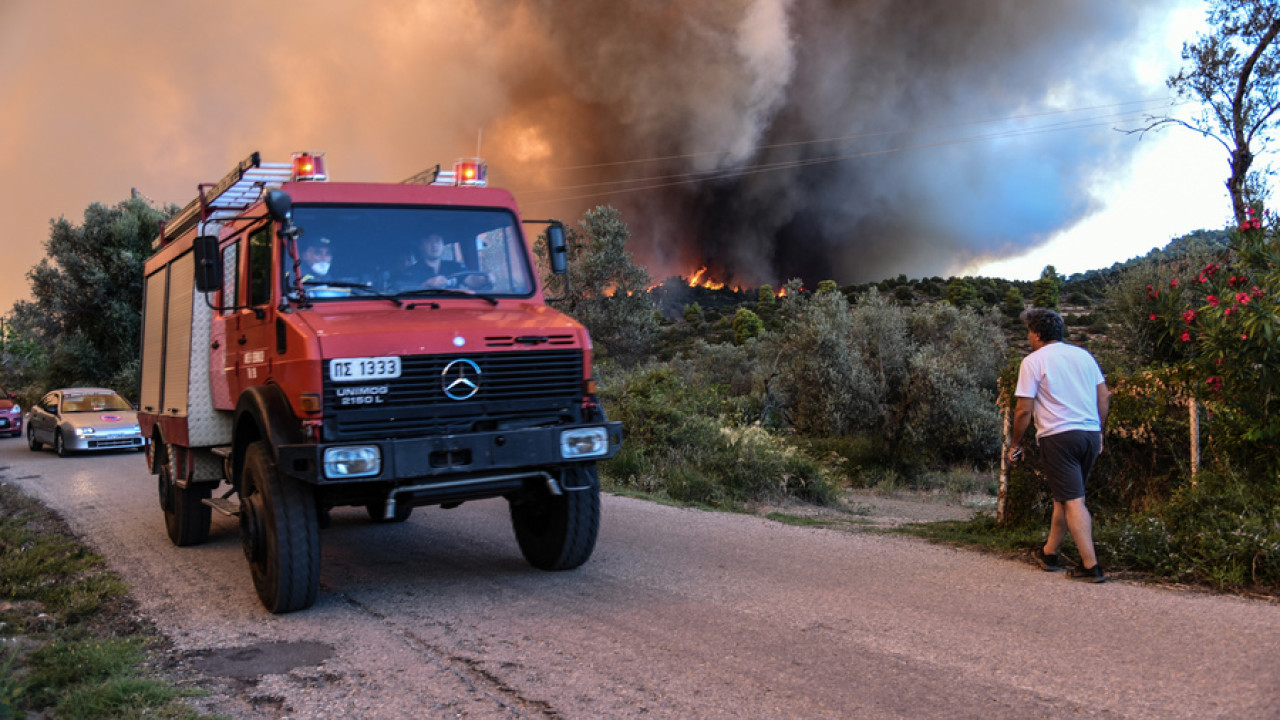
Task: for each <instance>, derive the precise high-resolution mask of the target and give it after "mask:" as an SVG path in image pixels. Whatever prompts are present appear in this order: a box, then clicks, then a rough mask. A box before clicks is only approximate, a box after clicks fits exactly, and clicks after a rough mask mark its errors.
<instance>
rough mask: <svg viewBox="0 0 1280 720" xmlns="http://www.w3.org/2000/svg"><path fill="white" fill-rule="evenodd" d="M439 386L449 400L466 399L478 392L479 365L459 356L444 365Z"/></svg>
mask: <svg viewBox="0 0 1280 720" xmlns="http://www.w3.org/2000/svg"><path fill="white" fill-rule="evenodd" d="M440 386H441V387H443V388H444V394H445V395H446V396H447V397H448V398H449V399H450V400H466V399H468V398H471V397H473V396H474V395H475V394H476V393H478V392H480V366H479V365H477V364H475V363H474V362H472V361H470V360H467V359H466V358H461V359H459V360H454V361H453V362H451V363H449V364H448V365H445V366H444V372H442V373H440Z"/></svg>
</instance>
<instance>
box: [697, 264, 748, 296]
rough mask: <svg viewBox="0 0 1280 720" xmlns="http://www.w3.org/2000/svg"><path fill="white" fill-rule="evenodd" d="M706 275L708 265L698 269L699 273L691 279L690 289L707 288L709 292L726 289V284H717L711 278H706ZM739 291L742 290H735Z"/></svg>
mask: <svg viewBox="0 0 1280 720" xmlns="http://www.w3.org/2000/svg"><path fill="white" fill-rule="evenodd" d="M706 274H707V266H706V265H703V266H702V267H701V268H698V271H697V272H695V273H694V274H693V276H692V277H690V278H689V287H701V288H706V289H708V290H720V289H722V288H724V283H722V282H715V281H713V280H712V279H711V278H708V277H706ZM739 289H740V288H734V290H735V291H736V290H739Z"/></svg>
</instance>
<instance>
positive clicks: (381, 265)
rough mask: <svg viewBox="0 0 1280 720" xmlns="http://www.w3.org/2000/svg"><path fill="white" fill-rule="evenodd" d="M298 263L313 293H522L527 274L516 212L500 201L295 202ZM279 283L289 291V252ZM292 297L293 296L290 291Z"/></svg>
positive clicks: (527, 289) (529, 283)
mask: <svg viewBox="0 0 1280 720" xmlns="http://www.w3.org/2000/svg"><path fill="white" fill-rule="evenodd" d="M293 220H294V223H295V224H296V225H297V226H298V227H299V228H301V233H300V234H299V236H298V253H299V258H298V260H299V267H298V275H299V276H300V278H301V280H302V282H303V287H304V288H305V289H306V293H307V296H308V297H310V298H313V299H318V300H324V299H326V298H368V297H371V296H372V295H371V293H370V292H360V290H361V288H365V289H367V290H369V291H372V292H373V293H379V294H382V295H387V296H396V295H400V294H402V293H403V294H405V297H410V296H413V297H422V296H423V295H424V294H433V291H450V292H439V293H437V294H439V295H441V296H444V297H447V296H454V295H460V294H475V295H482V296H486V297H489V298H493V297H503V296H521V297H528V296H529V295H531V294H532V293H533V290H534V280H533V272H532V268H530V266H529V259H528V254H527V253H526V252H525V246H524V241H523V239H522V235H521V232H520V228H519V225H518V224H517V222H516V219H515V216H514V215H513V214H512V213H511V212H509V211H507V210H501V209H484V208H438V207H403V206H367V205H356V206H331V205H326V206H307V205H299V206H295V208H294V211H293ZM282 265H283V267H284V268H285V273H286V274H285V277H284V279H283V280H284V283H285V287H286V288H287V289H288V293H289V294H290V295H291V296H296V290H295V287H296V280H297V278H295V276H294V271H293V262H292V258H290V257H289V256H288V253H287V252H286V257H285V262H284V263H283V264H282ZM295 299H296V297H295Z"/></svg>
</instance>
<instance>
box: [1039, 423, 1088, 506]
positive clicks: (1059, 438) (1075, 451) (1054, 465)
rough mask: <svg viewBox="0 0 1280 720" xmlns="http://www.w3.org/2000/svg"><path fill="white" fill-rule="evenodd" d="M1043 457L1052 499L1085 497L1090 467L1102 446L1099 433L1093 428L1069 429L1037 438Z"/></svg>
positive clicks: (1064, 499)
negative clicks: (1085, 486)
mask: <svg viewBox="0 0 1280 720" xmlns="http://www.w3.org/2000/svg"><path fill="white" fill-rule="evenodd" d="M1037 442H1038V443H1039V444H1040V457H1041V458H1042V459H1043V460H1044V475H1045V478H1046V479H1047V480H1048V481H1049V491H1050V492H1052V493H1053V499H1054V501H1055V502H1066V501H1068V500H1075V499H1076V498H1082V497H1084V485H1085V482H1086V481H1088V479H1089V470H1090V469H1091V468H1093V461H1094V460H1096V459H1097V457H1098V452H1099V450H1100V449H1101V448H1102V433H1101V432H1098V431H1096V430H1068V431H1066V432H1061V433H1056V434H1054V435H1046V436H1045V437H1042V438H1040V439H1039V440H1037Z"/></svg>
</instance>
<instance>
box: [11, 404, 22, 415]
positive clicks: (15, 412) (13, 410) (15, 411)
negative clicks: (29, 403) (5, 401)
mask: <svg viewBox="0 0 1280 720" xmlns="http://www.w3.org/2000/svg"><path fill="white" fill-rule="evenodd" d="M9 414H10V415H21V414H22V408H20V407H18V406H17V405H14V406H13V407H11V408H9Z"/></svg>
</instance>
